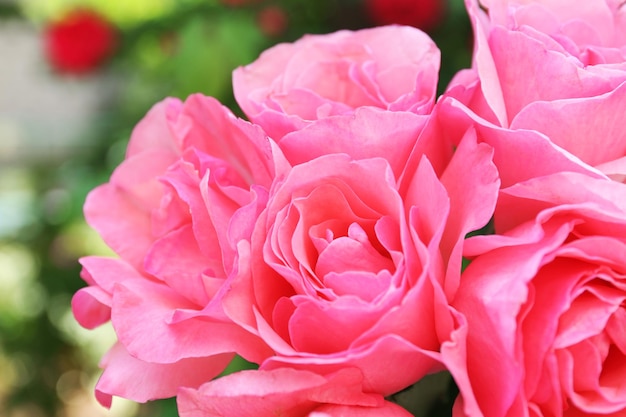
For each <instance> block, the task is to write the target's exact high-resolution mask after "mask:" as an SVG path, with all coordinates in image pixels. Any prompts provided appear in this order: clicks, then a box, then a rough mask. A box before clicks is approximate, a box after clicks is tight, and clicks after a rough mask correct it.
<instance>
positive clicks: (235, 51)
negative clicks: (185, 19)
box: [173, 11, 264, 98]
mask: <svg viewBox="0 0 626 417" xmlns="http://www.w3.org/2000/svg"><path fill="white" fill-rule="evenodd" d="M263 39H264V38H263V36H262V35H261V34H260V32H259V30H258V29H257V26H256V24H255V22H254V17H253V15H252V14H250V13H244V12H234V11H233V12H230V13H228V12H225V13H222V14H219V15H214V16H208V17H203V16H199V17H196V18H194V19H192V20H191V21H190V22H189V23H188V24H187V25H186V26H185V27H184V28H183V29H182V30H181V32H180V34H179V40H178V42H179V43H178V46H177V52H176V54H175V55H174V56H173V63H174V79H175V83H176V86H175V90H174V92H173V93H174V95H176V96H179V97H182V98H184V97H186V96H188V95H189V94H192V93H196V92H202V93H204V94H205V95H209V96H214V97H217V98H221V97H229V96H230V95H231V94H232V93H231V90H232V83H231V74H232V71H233V70H234V69H235V68H236V67H237V66H239V65H242V64H246V63H249V62H251V61H252V60H254V58H256V55H257V54H258V51H259V49H260V46H261V44H262V42H263Z"/></svg>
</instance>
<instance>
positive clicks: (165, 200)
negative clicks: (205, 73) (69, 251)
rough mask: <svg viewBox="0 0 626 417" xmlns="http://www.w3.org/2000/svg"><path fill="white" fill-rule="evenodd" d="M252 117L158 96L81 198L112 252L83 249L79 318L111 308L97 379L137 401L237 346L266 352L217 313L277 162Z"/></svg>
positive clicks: (210, 372)
mask: <svg viewBox="0 0 626 417" xmlns="http://www.w3.org/2000/svg"><path fill="white" fill-rule="evenodd" d="M271 146H272V145H271V144H270V142H269V141H268V139H267V138H266V136H265V134H264V133H263V131H262V130H261V129H259V128H258V127H256V126H253V125H250V124H249V123H247V122H244V121H242V120H239V119H237V118H235V117H234V116H233V115H232V113H230V112H229V111H228V110H227V109H225V108H224V107H222V106H221V105H220V104H219V103H218V102H217V101H216V100H214V99H211V98H206V97H203V96H200V95H195V96H191V97H190V98H189V99H188V100H187V101H186V102H185V103H181V102H180V101H178V100H176V99H167V100H165V101H164V102H162V103H159V104H158V105H156V106H155V107H154V108H153V109H152V110H151V111H150V112H149V113H148V114H147V116H146V117H145V118H144V119H143V120H142V121H141V122H140V123H139V124H138V125H137V127H136V128H135V130H134V131H133V134H132V137H131V140H130V143H129V145H128V150H127V155H126V160H125V161H124V162H123V163H122V164H121V165H120V166H119V167H118V168H117V169H116V170H115V172H114V173H113V175H112V176H111V180H110V182H108V183H107V184H104V185H102V186H100V187H98V188H96V189H95V190H94V191H92V192H91V193H90V194H89V196H88V198H87V201H86V203H85V217H86V219H87V222H88V223H89V224H90V225H91V226H92V227H93V228H95V229H96V230H97V231H98V232H99V233H100V235H101V236H102V237H103V239H104V240H105V242H106V243H107V244H108V245H109V246H110V247H111V248H112V249H113V250H115V252H116V253H117V254H118V255H119V259H113V258H101V257H87V258H83V259H82V260H81V262H82V264H83V266H84V269H83V278H84V279H85V280H86V281H87V283H88V284H89V286H88V287H86V288H83V289H81V290H80V291H78V292H77V293H76V295H75V296H74V298H73V300H72V307H73V311H74V314H75V316H76V319H77V320H78V321H79V323H81V324H82V325H83V326H84V327H87V328H93V327H96V326H98V325H100V324H102V323H104V322H106V321H108V320H109V319H110V320H111V321H112V323H113V327H114V329H115V332H116V334H117V337H118V339H119V342H118V343H117V345H116V346H115V347H114V348H113V349H112V350H111V351H110V352H109V353H108V355H107V356H106V357H105V358H104V360H103V366H104V367H105V370H104V374H103V375H102V377H101V379H100V381H99V382H98V385H97V386H96V391H97V395H98V398H99V400H100V401H101V402H102V403H103V404H105V405H109V404H110V402H111V395H118V396H122V397H126V398H129V399H133V400H136V401H146V400H149V399H154V398H161V397H167V396H172V395H175V394H176V392H177V389H178V388H179V387H180V386H186V387H198V386H200V385H201V384H202V383H204V382H206V381H208V380H210V379H211V378H213V377H215V376H216V375H217V374H219V373H220V372H221V371H222V370H223V369H224V367H225V366H226V365H227V364H228V363H229V361H230V359H231V358H232V356H233V354H232V353H230V352H234V351H237V352H239V353H240V354H241V355H242V356H244V357H246V358H247V359H249V360H257V361H258V360H260V359H262V358H264V357H265V356H267V355H268V354H269V350H267V349H266V348H265V347H264V345H261V344H260V343H258V342H257V341H256V340H255V338H254V337H253V336H252V335H251V334H249V333H248V332H245V331H244V330H242V329H240V328H239V327H237V326H235V325H234V324H232V322H230V320H228V318H227V317H226V316H225V314H224V312H223V309H222V306H221V302H222V298H223V294H224V292H225V291H226V290H227V288H228V282H229V280H230V279H231V276H232V274H233V271H235V270H236V269H237V266H236V265H237V262H238V255H237V250H236V244H237V242H238V241H239V240H241V239H247V238H249V237H250V235H251V233H252V229H253V225H254V222H255V220H256V218H257V216H258V214H259V212H260V211H261V209H262V208H263V207H264V206H265V202H266V200H267V194H268V187H269V186H270V184H271V182H272V181H273V177H274V174H275V165H274V162H273V155H272V152H271Z"/></svg>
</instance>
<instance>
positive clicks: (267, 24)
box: [257, 6, 289, 37]
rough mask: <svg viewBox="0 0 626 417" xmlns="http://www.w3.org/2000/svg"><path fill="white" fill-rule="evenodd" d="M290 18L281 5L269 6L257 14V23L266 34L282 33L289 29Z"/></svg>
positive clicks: (277, 34) (276, 34) (275, 34)
mask: <svg viewBox="0 0 626 417" xmlns="http://www.w3.org/2000/svg"><path fill="white" fill-rule="evenodd" d="M288 21H289V18H288V17H287V14H286V13H285V11H284V10H283V9H282V8H280V7H279V6H267V7H265V8H264V9H263V10H261V11H260V12H259V14H258V15H257V23H258V25H259V28H260V29H261V32H263V33H264V34H265V35H266V36H270V37H273V36H279V35H282V34H283V33H284V32H285V30H286V29H287V25H288Z"/></svg>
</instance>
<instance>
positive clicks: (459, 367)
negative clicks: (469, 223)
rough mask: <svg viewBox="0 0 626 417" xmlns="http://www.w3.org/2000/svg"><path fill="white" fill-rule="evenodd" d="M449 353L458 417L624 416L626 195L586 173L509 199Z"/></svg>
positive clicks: (475, 245) (515, 191)
mask: <svg viewBox="0 0 626 417" xmlns="http://www.w3.org/2000/svg"><path fill="white" fill-rule="evenodd" d="M495 219H496V230H500V233H499V234H497V235H490V236H479V237H473V238H470V239H469V240H468V242H467V243H466V250H465V254H466V255H467V256H472V257H475V259H473V261H472V262H471V264H470V265H469V267H468V268H467V269H466V271H465V272H464V274H463V276H462V279H461V285H460V287H459V289H458V293H457V296H456V298H455V299H454V301H453V303H452V304H453V306H454V307H455V308H456V309H458V312H459V315H458V316H457V319H458V320H459V322H460V323H463V324H462V325H461V327H460V329H459V332H458V333H457V334H455V335H454V337H453V338H452V339H453V340H454V343H449V344H447V345H445V346H444V347H443V348H442V352H443V356H444V358H445V360H444V362H445V363H446V364H447V366H448V367H449V368H450V370H451V371H452V374H453V375H454V377H455V379H456V382H457V384H458V386H459V388H460V392H461V397H460V399H459V401H458V403H457V405H456V407H455V411H456V412H455V416H463V415H464V416H472V417H477V416H485V417H487V416H489V417H495V416H524V415H525V416H528V415H530V416H580V415H611V416H623V415H624V413H626V385H625V384H624V381H626V263H625V260H626V186H625V185H624V184H620V183H617V182H613V181H607V180H606V179H596V178H591V177H589V176H587V175H583V174H577V173H571V172H567V173H558V174H554V175H551V176H547V177H541V178H535V179H532V180H529V181H527V182H524V183H520V184H516V185H514V186H512V187H510V188H507V189H504V190H502V193H501V196H500V199H499V202H498V206H497V208H496V214H495Z"/></svg>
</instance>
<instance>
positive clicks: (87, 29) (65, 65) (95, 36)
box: [44, 9, 117, 74]
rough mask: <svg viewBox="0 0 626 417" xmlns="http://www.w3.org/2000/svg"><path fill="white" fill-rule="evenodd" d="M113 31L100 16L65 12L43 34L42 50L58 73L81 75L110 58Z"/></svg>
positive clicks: (114, 41)
mask: <svg viewBox="0 0 626 417" xmlns="http://www.w3.org/2000/svg"><path fill="white" fill-rule="evenodd" d="M116 38H117V34H116V29H115V27H114V26H113V25H112V24H111V23H110V22H109V21H107V20H106V19H105V18H104V17H103V16H102V15H100V14H98V13H96V12H94V11H91V10H85V9H77V10H73V11H71V12H69V13H68V14H66V15H65V16H63V18H62V19H60V20H58V21H54V22H51V23H50V24H49V25H48V26H47V27H46V28H45V30H44V48H45V53H46V57H47V59H48V62H49V63H50V65H51V66H52V67H53V68H54V69H56V70H57V71H59V72H64V73H71V74H84V73H88V72H90V71H93V70H95V69H96V68H98V67H99V66H100V65H102V63H103V62H104V61H105V60H106V59H107V58H109V57H110V56H111V54H112V53H113V50H114V49H115V45H116Z"/></svg>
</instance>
